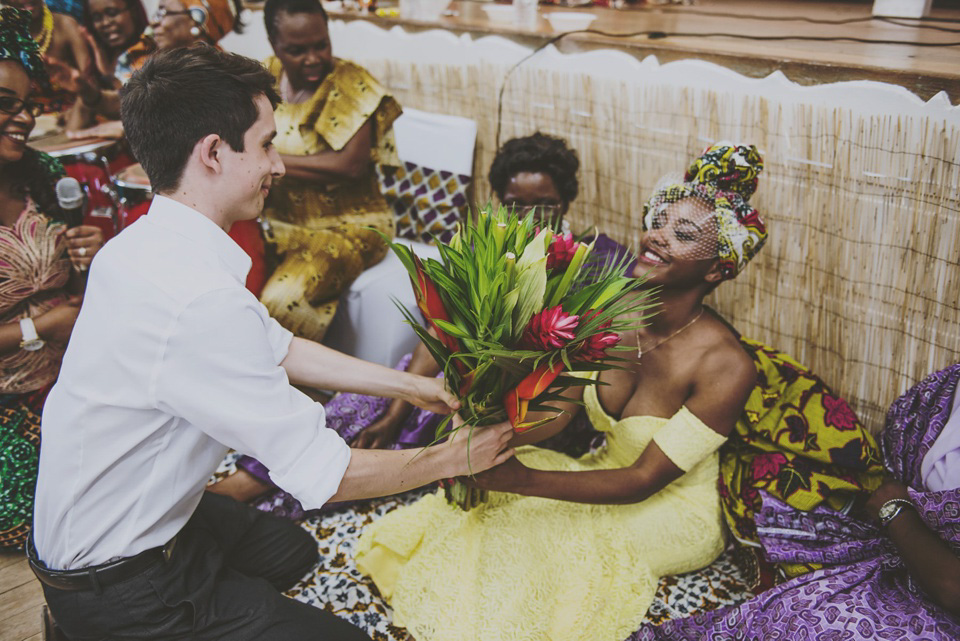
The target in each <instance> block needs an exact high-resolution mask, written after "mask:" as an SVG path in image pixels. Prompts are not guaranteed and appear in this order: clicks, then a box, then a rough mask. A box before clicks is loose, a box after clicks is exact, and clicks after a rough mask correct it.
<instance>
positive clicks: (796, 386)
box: [720, 337, 883, 576]
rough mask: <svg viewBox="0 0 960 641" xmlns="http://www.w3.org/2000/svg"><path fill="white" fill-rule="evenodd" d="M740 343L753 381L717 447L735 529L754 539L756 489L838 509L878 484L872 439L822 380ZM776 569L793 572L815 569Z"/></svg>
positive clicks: (778, 355) (740, 536) (743, 538)
mask: <svg viewBox="0 0 960 641" xmlns="http://www.w3.org/2000/svg"><path fill="white" fill-rule="evenodd" d="M740 343H741V345H743V347H744V348H745V349H746V350H747V352H748V353H749V354H750V356H751V357H752V358H753V361H754V364H755V365H756V367H757V373H758V378H757V386H756V387H755V388H754V390H753V392H752V393H751V394H750V398H749V399H748V400H747V405H746V409H745V410H744V413H743V416H742V417H741V418H740V420H739V421H737V424H736V427H735V430H734V433H733V434H731V436H730V440H729V441H728V442H727V443H726V444H725V445H724V446H723V448H722V449H721V450H720V495H721V499H722V503H723V512H724V516H725V518H726V522H727V525H728V526H729V528H730V530H731V532H732V533H733V535H734V536H735V537H736V538H737V540H739V541H740V542H741V543H746V544H748V545H750V544H753V545H756V544H757V541H758V539H757V530H756V525H755V523H754V520H753V516H754V514H755V513H756V511H757V510H759V509H760V492H761V491H763V492H767V493H769V494H771V495H773V496H775V497H777V498H779V499H781V500H783V501H785V502H786V503H788V504H789V505H791V506H793V507H795V508H797V509H800V510H812V509H813V508H815V507H817V506H818V505H820V504H824V503H825V504H826V505H828V506H829V507H832V508H834V509H842V508H844V507H845V506H847V505H848V504H849V503H850V501H851V500H853V499H854V498H856V497H857V496H858V495H860V494H862V493H864V492H872V491H873V490H875V489H876V488H877V487H879V485H880V482H881V477H882V471H883V468H882V465H881V462H880V451H879V448H878V447H877V441H876V439H875V438H874V437H873V435H872V434H870V432H868V431H867V429H866V427H864V426H863V424H862V423H860V420H859V419H858V418H857V416H856V414H854V413H853V410H852V409H850V406H849V405H847V403H846V401H844V400H843V399H842V398H840V397H838V396H836V395H835V394H834V393H833V392H832V391H831V390H830V388H828V387H827V386H826V384H824V382H823V381H822V380H820V379H819V378H818V377H817V376H815V375H814V374H812V373H811V372H810V370H809V369H807V368H806V367H804V366H803V365H801V364H800V363H798V362H797V361H795V360H794V359H792V358H791V357H790V356H788V355H786V354H784V353H782V352H779V351H777V350H775V349H773V348H771V347H768V346H766V345H764V344H763V343H760V342H757V341H753V340H750V339H747V338H742V337H741V339H740ZM781 569H783V570H784V571H785V573H786V574H787V575H788V576H794V575H796V574H801V573H803V572H804V571H807V570H810V569H813V568H812V567H810V566H790V565H781Z"/></svg>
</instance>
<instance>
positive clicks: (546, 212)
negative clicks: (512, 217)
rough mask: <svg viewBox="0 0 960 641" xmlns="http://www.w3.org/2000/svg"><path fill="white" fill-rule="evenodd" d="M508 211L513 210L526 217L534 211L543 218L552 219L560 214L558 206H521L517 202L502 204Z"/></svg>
mask: <svg viewBox="0 0 960 641" xmlns="http://www.w3.org/2000/svg"><path fill="white" fill-rule="evenodd" d="M504 206H506V207H507V208H508V209H513V210H514V211H515V212H516V213H517V214H519V215H520V216H526V215H527V214H529V213H530V212H532V211H534V210H536V211H537V213H538V214H540V215H541V216H542V217H545V218H553V217H554V216H556V215H557V214H559V213H560V210H561V208H562V207H561V206H560V205H521V204H520V203H517V202H512V203H504Z"/></svg>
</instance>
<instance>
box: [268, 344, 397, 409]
mask: <svg viewBox="0 0 960 641" xmlns="http://www.w3.org/2000/svg"><path fill="white" fill-rule="evenodd" d="M280 365H281V366H282V367H283V368H284V369H285V370H286V371H287V376H288V377H289V378H290V382H291V383H294V384H296V385H305V386H307V387H315V388H318V389H330V390H337V391H339V392H353V393H357V394H370V395H375V396H386V397H388V398H408V397H410V395H411V394H412V392H413V390H412V387H411V385H412V382H411V380H412V375H411V374H407V373H405V372H398V371H397V370H395V369H391V368H389V367H384V366H383V365H377V364H375V363H369V362H367V361H363V360H360V359H359V358H354V357H353V356H348V355H346V354H343V353H342V352H338V351H336V350H334V349H330V348H329V347H326V346H324V345H320V344H319V343H315V342H313V341H309V340H306V339H304V338H296V337H295V338H294V339H293V341H292V342H291V343H290V349H289V351H288V352H287V356H286V358H284V359H283V362H282V363H280Z"/></svg>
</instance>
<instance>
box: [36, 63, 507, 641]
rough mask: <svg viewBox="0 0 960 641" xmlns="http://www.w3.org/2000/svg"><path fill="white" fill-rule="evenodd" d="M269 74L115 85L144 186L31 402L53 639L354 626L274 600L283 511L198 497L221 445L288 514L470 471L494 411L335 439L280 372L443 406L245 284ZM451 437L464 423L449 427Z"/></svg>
mask: <svg viewBox="0 0 960 641" xmlns="http://www.w3.org/2000/svg"><path fill="white" fill-rule="evenodd" d="M278 102H279V98H278V96H277V94H276V92H275V90H274V88H273V79H272V78H271V76H270V74H269V73H267V72H266V71H265V70H264V69H263V68H262V67H260V65H259V64H257V63H256V62H254V61H252V60H249V59H247V58H243V57H241V56H236V55H233V54H227V53H223V52H219V51H216V50H215V49H213V48H210V47H200V48H190V49H178V50H174V51H170V52H164V53H160V54H157V55H156V56H155V57H154V58H153V59H152V60H151V61H149V62H148V63H147V64H146V65H145V67H144V68H143V70H142V71H140V72H139V73H138V74H136V75H135V76H134V77H133V79H132V80H131V81H130V83H129V84H128V85H127V87H126V89H125V90H124V95H123V111H122V113H123V123H124V127H125V129H126V132H127V137H128V140H129V142H130V144H131V147H132V149H133V152H134V154H135V155H136V157H137V158H138V159H140V161H141V163H142V165H143V167H144V169H145V170H146V172H147V175H148V176H149V177H150V179H151V182H152V184H153V187H154V190H155V193H156V194H157V195H156V197H155V198H154V201H153V203H152V205H151V208H150V214H149V215H148V216H146V217H144V218H142V219H141V220H139V221H138V222H137V223H136V224H134V225H133V226H131V227H130V229H128V230H126V231H124V232H123V234H121V235H120V236H118V237H117V238H116V239H114V240H112V241H111V242H110V243H108V244H107V245H106V246H105V247H104V248H103V249H102V250H101V251H100V252H99V253H98V255H97V256H96V259H95V261H94V263H93V266H92V269H91V273H90V280H89V283H88V285H87V290H86V297H85V300H84V304H83V308H82V310H81V312H80V316H79V318H78V319H77V323H76V326H75V327H74V330H73V334H72V337H71V340H70V345H69V347H68V349H67V353H66V355H65V357H64V360H63V368H62V371H61V374H60V378H59V380H58V382H57V384H56V385H55V387H54V388H53V390H52V391H51V393H50V396H49V398H48V400H47V403H46V406H45V409H44V415H43V446H42V449H41V455H40V476H39V481H38V485H37V496H36V508H35V519H34V540H35V549H34V548H33V547H32V546H31V548H30V550H29V552H30V554H31V565H32V567H33V568H34V571H35V572H36V574H37V576H38V577H39V578H40V580H41V581H42V582H43V584H44V594H45V596H46V599H47V603H48V604H49V606H50V609H51V611H52V612H53V614H54V616H55V617H56V619H57V621H58V623H59V624H60V626H61V627H62V629H63V630H64V632H66V634H67V636H69V637H71V638H82V639H88V638H91V639H92V638H96V639H119V638H123V639H133V638H137V639H201V638H202V639H231V640H238V639H257V640H260V641H263V640H272V639H278V640H279V639H340V638H343V639H355V638H366V637H365V636H364V635H363V634H362V633H360V632H359V630H357V629H356V628H353V627H352V626H350V625H348V624H346V623H344V622H343V621H341V620H339V619H337V618H336V617H334V616H333V615H331V614H329V613H326V612H323V611H321V610H317V609H315V608H311V607H309V606H306V605H304V604H301V603H298V602H295V601H293V600H290V599H286V598H285V597H283V596H282V595H281V594H280V593H279V592H278V589H284V588H286V587H289V586H290V585H291V584H292V583H293V582H295V581H296V580H297V579H299V578H300V577H301V576H302V575H303V574H304V573H305V572H306V571H308V570H309V569H310V568H311V567H312V565H313V564H314V563H315V562H316V558H317V550H316V546H315V545H314V544H313V542H312V540H311V539H310V538H309V537H308V536H306V534H305V533H304V532H303V531H302V530H301V529H300V528H299V527H298V526H296V525H295V524H291V523H288V522H286V521H283V520H281V519H276V518H274V517H271V516H269V515H265V514H263V513H260V512H257V511H256V510H253V509H252V508H250V507H249V506H246V505H243V504H240V503H237V502H235V501H233V500H231V499H229V498H227V497H223V496H218V495H214V494H211V493H209V492H204V486H205V483H206V481H207V479H208V478H209V476H210V474H211V473H212V472H213V471H214V470H215V469H216V467H217V465H218V463H219V462H220V460H221V459H222V458H223V456H224V455H225V454H226V452H227V448H228V447H232V448H235V449H237V450H239V451H242V452H245V453H249V454H251V455H253V456H256V457H257V458H258V459H260V460H261V461H263V462H264V464H265V465H267V466H268V467H269V469H271V470H272V475H273V479H274V481H275V482H276V483H277V484H278V485H279V486H280V487H282V488H283V489H285V490H287V491H289V492H291V493H292V494H294V495H295V496H297V498H299V499H300V501H301V502H302V503H303V504H304V506H305V507H307V508H316V507H320V506H321V505H323V504H324V503H325V502H326V501H328V500H330V499H331V498H333V499H335V500H346V499H358V498H366V497H373V496H381V495H385V494H391V493H394V492H398V491H402V490H406V489H410V488H413V487H417V486H419V485H423V484H425V483H428V482H431V481H434V480H436V479H439V478H444V477H449V476H456V475H458V474H466V473H468V470H470V469H472V470H473V471H481V470H483V469H486V468H488V467H490V466H492V465H495V464H498V463H500V462H502V461H504V460H506V458H509V456H510V455H511V452H510V451H505V448H506V443H507V441H508V439H509V436H510V430H509V425H502V426H499V427H496V428H492V429H484V430H479V431H478V432H477V433H476V435H474V436H473V438H472V439H471V441H472V442H471V443H470V447H469V459H470V460H469V464H468V460H467V459H468V452H467V446H466V441H467V439H466V438H465V437H456V438H453V439H451V440H450V442H448V443H444V444H441V445H437V446H434V447H431V448H427V449H426V450H425V451H423V452H418V451H396V452H395V451H380V450H350V449H349V448H348V447H347V445H346V444H345V443H344V442H343V440H342V439H341V438H340V437H339V436H338V435H337V434H336V433H335V432H334V431H332V430H329V429H327V428H326V427H325V426H324V412H323V407H322V406H321V405H320V404H318V403H314V402H312V401H311V400H310V399H309V398H308V397H307V396H305V395H304V394H302V393H301V392H299V391H298V390H296V389H295V388H294V387H292V386H291V382H292V383H296V384H300V385H307V386H313V387H319V388H327V389H340V390H345V391H353V392H361V393H375V394H380V395H384V396H390V397H395V398H397V397H399V398H405V399H409V400H411V401H413V402H415V403H417V404H419V405H421V406H423V407H427V408H429V409H434V410H440V411H450V409H451V408H453V407H454V406H455V404H456V401H455V399H454V397H453V396H452V395H451V394H449V393H448V392H447V391H446V390H444V389H443V387H442V385H441V384H440V383H438V382H436V381H435V380H433V379H427V378H422V377H418V376H413V375H409V374H405V373H400V372H396V371H394V370H391V369H388V368H385V367H381V366H379V365H373V364H371V363H366V362H364V361H359V360H357V359H354V358H351V357H348V356H345V355H343V354H340V353H338V352H335V351H332V350H329V349H327V348H325V347H323V346H321V345H318V344H316V343H312V342H310V341H306V340H303V339H299V338H294V337H292V335H291V334H290V332H288V331H286V330H285V329H283V328H282V327H280V325H279V324H277V322H276V321H274V320H273V319H272V318H270V317H269V315H268V314H267V312H266V310H265V308H264V307H263V305H261V304H260V303H259V301H257V299H256V298H255V297H254V296H253V295H252V294H251V293H250V292H248V291H247V290H246V289H245V288H244V286H243V283H244V280H245V277H246V274H247V271H248V270H249V268H250V259H249V258H248V257H247V255H246V254H245V253H244V252H243V250H241V249H240V248H239V247H238V246H237V245H236V244H235V243H234V242H233V241H232V240H231V239H230V238H229V236H228V235H227V233H226V231H225V230H228V229H229V228H230V225H231V224H232V223H234V222H236V221H238V220H244V219H250V218H254V217H256V216H257V215H258V214H259V213H260V211H261V209H262V207H263V201H264V198H265V197H266V195H267V193H268V192H269V189H270V185H271V183H272V181H274V180H276V179H278V178H279V177H281V176H282V175H283V171H284V170H283V163H282V162H281V161H280V157H279V155H278V154H277V152H276V150H275V149H274V148H273V146H272V142H271V141H272V139H273V137H274V135H275V134H276V131H275V125H274V120H273V108H274V107H275V106H276V104H277V103H278ZM465 431H466V430H461V433H463V432H465Z"/></svg>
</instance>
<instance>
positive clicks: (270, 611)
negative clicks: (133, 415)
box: [43, 492, 369, 641]
mask: <svg viewBox="0 0 960 641" xmlns="http://www.w3.org/2000/svg"><path fill="white" fill-rule="evenodd" d="M317 557H318V552H317V545H316V542H315V541H314V540H313V539H312V538H311V537H310V535H309V534H307V533H306V532H305V531H304V530H303V529H302V528H300V527H299V526H298V525H297V524H296V523H292V522H290V521H287V520H284V519H280V518H277V517H275V516H272V515H269V514H265V513H263V512H259V511H257V510H255V509H253V508H251V507H249V506H247V505H244V504H242V503H239V502H237V501H235V500H233V499H230V498H227V497H224V496H219V495H216V494H211V493H210V492H204V496H203V499H202V500H201V501H200V505H199V506H198V507H197V510H196V512H194V514H193V516H192V517H191V518H190V520H189V522H188V523H187V525H186V526H184V528H183V529H182V530H181V531H180V534H179V535H178V536H177V539H176V543H175V545H174V546H173V549H172V553H171V554H170V557H169V559H167V560H166V561H163V560H158V561H157V562H156V563H155V564H153V565H152V566H151V567H149V568H147V569H146V570H144V571H143V572H141V573H140V574H138V575H136V576H134V577H133V578H130V579H128V580H126V581H121V582H119V583H116V584H114V585H107V586H102V589H100V590H96V589H94V587H92V586H91V588H90V589H84V590H76V591H68V590H59V589H56V588H51V587H50V586H47V585H44V586H43V591H44V595H45V596H46V599H47V604H48V605H49V606H50V610H51V612H52V613H53V616H54V617H55V618H56V620H57V623H58V624H59V625H60V627H61V629H62V630H63V632H64V633H65V634H66V635H67V636H68V637H69V638H70V639H71V640H73V641H87V640H91V641H92V640H94V639H96V640H97V641H101V640H110V641H113V640H121V639H156V640H163V641H167V640H170V641H172V640H174V639H178V640H179V639H183V640H186V639H191V640H192V639H197V640H204V641H206V640H213V639H222V640H225V641H226V640H229V641H244V640H246V639H251V640H257V641H287V640H317V641H320V640H323V641H328V640H329V641H339V640H341V639H343V640H346V641H369V637H367V635H365V634H364V633H363V632H361V631H360V630H358V629H357V628H355V627H353V626H352V625H350V624H349V623H347V622H345V621H343V620H342V619H339V618H337V617H336V616H335V615H333V614H331V613H329V612H325V611H323V610H320V609H317V608H314V607H311V606H309V605H306V604H303V603H300V602H297V601H294V600H293V599H289V598H287V597H285V596H283V595H282V594H280V590H284V589H287V588H289V587H291V586H292V585H293V584H294V583H296V582H297V581H298V580H300V579H301V578H302V577H303V576H304V575H305V574H306V573H307V572H309V571H310V570H311V569H312V568H313V567H314V565H315V564H316V562H317Z"/></svg>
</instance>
